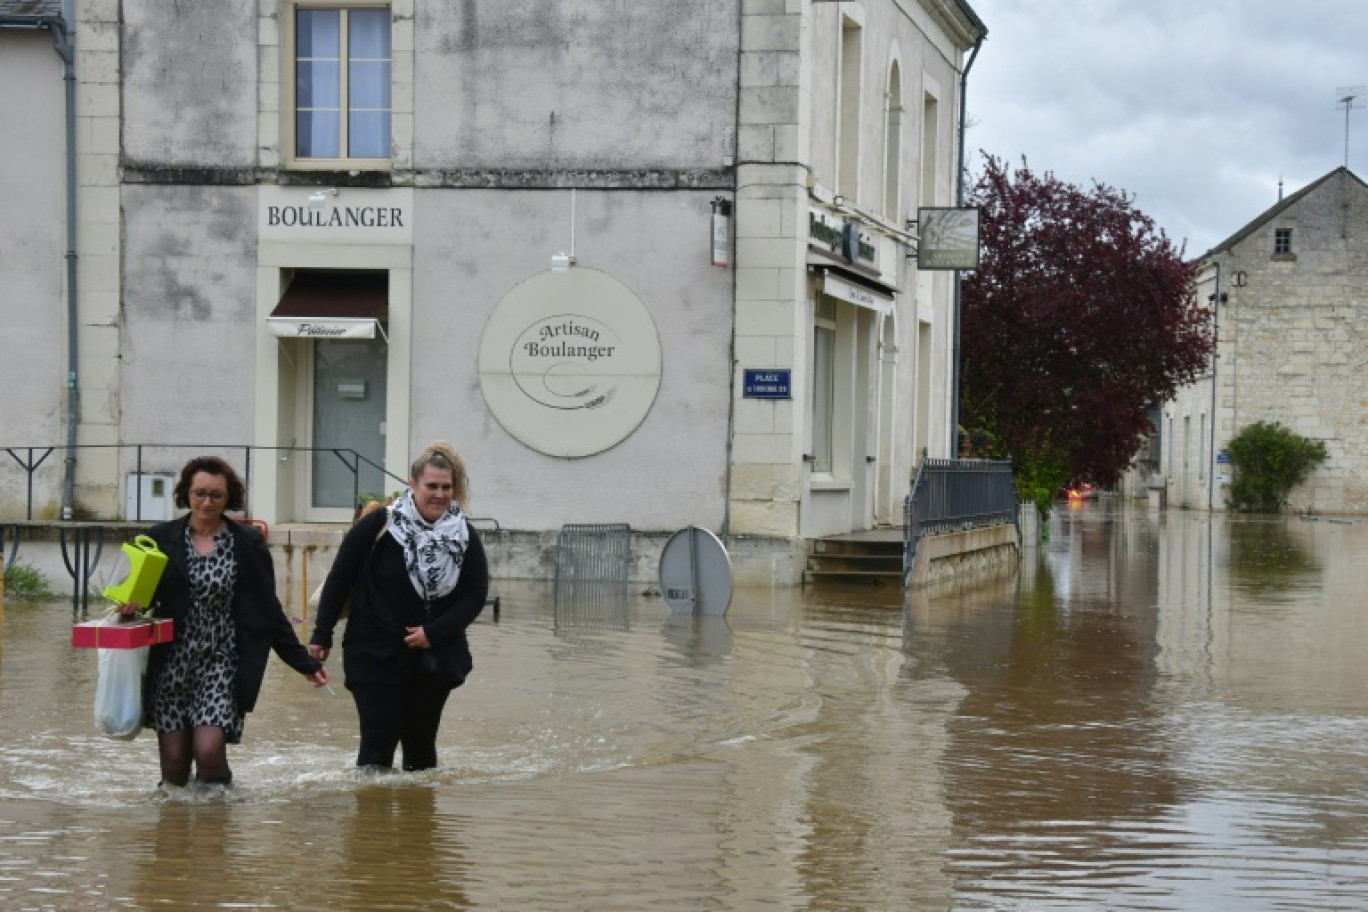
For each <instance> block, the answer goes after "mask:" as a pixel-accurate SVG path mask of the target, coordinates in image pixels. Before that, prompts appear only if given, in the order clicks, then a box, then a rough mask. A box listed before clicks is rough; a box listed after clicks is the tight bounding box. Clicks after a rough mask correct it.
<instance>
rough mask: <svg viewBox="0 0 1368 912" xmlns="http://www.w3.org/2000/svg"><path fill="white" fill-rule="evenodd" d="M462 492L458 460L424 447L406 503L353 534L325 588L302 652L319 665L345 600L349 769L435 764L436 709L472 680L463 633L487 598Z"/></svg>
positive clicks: (445, 447) (440, 448)
mask: <svg viewBox="0 0 1368 912" xmlns="http://www.w3.org/2000/svg"><path fill="white" fill-rule="evenodd" d="M467 488H468V482H467V477H466V469H465V463H464V462H463V461H462V460H461V457H460V456H459V455H458V454H457V453H456V451H455V450H454V449H452V447H451V445H450V444H449V443H446V442H444V441H440V440H439V441H437V442H435V443H433V444H431V445H430V446H428V447H427V448H426V449H424V450H423V452H421V453H419V454H418V458H417V459H415V460H414V461H413V465H412V466H410V467H409V487H408V490H407V491H405V492H404V494H403V496H401V497H400V498H399V499H398V500H397V501H396V502H395V503H394V505H393V506H392V507H389V508H388V509H385V510H377V511H375V512H374V513H371V514H370V515H368V516H364V517H362V518H361V519H360V520H358V521H357V522H356V524H355V525H353V526H352V527H351V530H350V531H349V532H348V533H347V535H346V537H345V538H344V539H343V540H342V544H341V545H339V546H338V549H337V557H336V559H335V560H334V561H333V566H332V569H331V570H330V571H329V572H328V577H327V579H326V580H325V581H324V583H323V592H322V595H321V596H320V598H319V603H318V615H317V618H316V621H315V623H314V630H313V636H312V637H311V638H310V640H309V652H310V653H311V654H312V655H313V656H314V658H316V659H318V660H320V661H326V660H327V658H328V653H329V652H331V650H332V645H333V627H334V626H335V625H336V624H337V621H338V619H339V618H340V617H341V615H342V609H343V605H344V603H346V602H347V601H348V600H349V599H350V603H351V615H350V617H349V618H348V620H347V627H346V632H345V633H344V634H343V636H342V670H343V672H344V673H345V674H346V681H347V689H348V690H349V691H351V694H352V699H353V700H355V701H356V711H357V715H358V716H359V717H360V723H361V746H360V749H359V750H358V751H357V757H356V765H357V766H360V767H376V768H382V769H387V768H390V767H392V766H393V765H394V754H395V750H396V749H397V748H398V747H399V746H400V745H402V746H403V749H404V755H403V756H404V759H403V764H404V769H405V770H425V769H431V768H433V767H435V766H436V765H437V729H438V726H439V725H440V724H441V720H442V708H443V707H444V706H445V705H446V701H447V697H449V696H450V695H451V691H452V690H453V689H454V688H457V687H460V686H461V684H462V682H464V681H465V678H466V675H468V674H469V673H470V670H471V666H472V662H471V657H470V646H469V644H468V643H467V641H466V628H467V627H469V626H470V624H471V622H472V621H474V620H475V618H476V617H477V616H478V615H479V614H480V611H481V610H483V608H484V603H485V595H486V594H487V593H488V591H489V570H488V566H487V564H486V562H485V553H484V546H483V545H482V544H481V543H480V536H479V535H478V534H477V533H476V531H475V528H474V527H473V526H471V525H470V524H469V523H468V522H467V521H466V515H465V513H464V512H463V511H462V506H463V505H464V503H465V500H466V492H467Z"/></svg>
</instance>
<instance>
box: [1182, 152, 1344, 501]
mask: <svg viewBox="0 0 1368 912" xmlns="http://www.w3.org/2000/svg"><path fill="white" fill-rule="evenodd" d="M1201 267H1202V272H1201V275H1200V284H1199V288H1198V293H1199V296H1200V297H1199V299H1200V300H1203V301H1210V302H1211V303H1212V304H1217V302H1218V301H1219V304H1218V306H1217V308H1216V323H1217V328H1218V332H1217V340H1218V341H1217V358H1216V359H1215V380H1214V383H1215V394H1214V398H1213V386H1212V384H1213V379H1212V375H1211V373H1208V374H1207V375H1206V376H1205V377H1204V378H1201V379H1199V380H1198V381H1197V382H1196V383H1194V384H1192V385H1190V386H1188V387H1186V388H1184V389H1183V390H1182V391H1181V392H1180V393H1179V395H1178V396H1177V397H1175V399H1174V400H1173V401H1172V402H1170V403H1168V404H1167V405H1165V407H1164V409H1163V416H1162V427H1161V428H1160V439H1159V441H1158V450H1159V477H1160V480H1161V483H1162V484H1163V485H1164V486H1165V488H1166V494H1167V502H1168V504H1169V506H1170V507H1179V508H1190V509H1206V508H1207V507H1208V506H1211V507H1212V508H1214V509H1217V510H1220V509H1224V508H1225V488H1226V487H1227V485H1228V483H1229V480H1230V466H1229V464H1228V461H1227V457H1226V455H1225V450H1226V445H1227V443H1228V441H1229V440H1230V439H1231V438H1232V437H1233V436H1235V435H1236V434H1237V433H1239V431H1240V430H1241V429H1242V428H1244V427H1247V426H1248V425H1250V424H1253V423H1255V422H1257V421H1265V422H1278V423H1281V424H1282V425H1284V426H1285V427H1287V428H1289V429H1291V430H1292V431H1295V432H1296V433H1298V434H1300V435H1302V436H1303V437H1307V438H1309V439H1312V440H1320V441H1323V442H1324V443H1325V446H1326V449H1327V450H1328V452H1329V459H1328V460H1327V461H1326V462H1325V463H1324V464H1323V465H1321V466H1320V467H1319V468H1318V469H1316V470H1315V472H1314V473H1313V475H1312V477H1311V478H1310V479H1309V480H1308V481H1307V482H1306V483H1305V484H1304V485H1302V486H1300V487H1299V488H1298V489H1297V490H1295V491H1293V492H1292V495H1291V499H1290V508H1291V509H1294V510H1298V511H1309V512H1313V513H1363V512H1368V185H1365V184H1364V182H1363V181H1362V180H1360V179H1359V178H1358V177H1357V176H1356V175H1354V174H1353V173H1352V172H1350V171H1349V170H1347V169H1346V168H1337V169H1336V170H1334V171H1332V172H1330V173H1329V174H1327V175H1325V176H1324V177H1322V178H1320V179H1319V180H1317V181H1315V182H1314V183H1312V184H1310V185H1308V186H1306V187H1304V188H1302V189H1301V190H1299V191H1297V192H1296V193H1293V194H1291V195H1289V196H1288V197H1286V198H1285V199H1282V200H1280V201H1279V202H1278V203H1277V204H1276V205H1274V206H1273V207H1272V208H1270V209H1268V210H1267V211H1266V212H1264V213H1263V214H1262V215H1260V216H1259V217H1258V218H1256V219H1254V220H1253V221H1251V222H1250V223H1249V224H1248V225H1246V226H1245V227H1244V228H1242V229H1240V230H1239V231H1238V232H1236V233H1235V234H1234V235H1232V236H1231V237H1230V238H1228V239H1227V240H1225V241H1223V242H1222V243H1220V244H1218V245H1217V246H1216V247H1215V248H1213V249H1212V250H1211V251H1210V252H1208V253H1207V254H1206V255H1205V256H1204V257H1203V258H1202V261H1201ZM1213 403H1214V406H1215V407H1214V409H1213ZM1213 414H1214V415H1215V436H1214V440H1213V438H1212V424H1211V422H1212V415H1213ZM1213 479H1214V484H1215V487H1214V488H1212V487H1211V485H1212V482H1213Z"/></svg>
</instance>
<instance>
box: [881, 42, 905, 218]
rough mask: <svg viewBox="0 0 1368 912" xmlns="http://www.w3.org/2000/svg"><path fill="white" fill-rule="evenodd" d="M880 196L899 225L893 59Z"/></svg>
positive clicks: (898, 108)
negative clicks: (881, 195)
mask: <svg viewBox="0 0 1368 912" xmlns="http://www.w3.org/2000/svg"><path fill="white" fill-rule="evenodd" d="M884 106H885V109H884V198H883V214H884V218H886V219H888V220H889V221H890V222H892V223H893V224H895V225H897V226H898V227H899V228H901V227H902V223H901V222H900V221H899V215H898V213H899V211H900V210H899V207H898V203H899V202H900V200H899V199H898V196H899V194H900V191H901V189H902V187H901V184H900V180H899V178H900V176H901V174H902V164H903V163H902V116H903V108H902V70H901V69H900V68H899V67H898V62H897V61H896V60H895V61H894V62H893V65H892V66H890V67H889V68H888V91H887V93H885V95H884Z"/></svg>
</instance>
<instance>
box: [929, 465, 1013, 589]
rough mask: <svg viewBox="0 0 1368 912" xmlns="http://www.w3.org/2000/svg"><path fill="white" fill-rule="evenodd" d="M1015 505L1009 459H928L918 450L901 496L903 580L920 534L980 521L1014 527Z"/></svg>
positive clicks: (970, 526) (980, 523)
mask: <svg viewBox="0 0 1368 912" xmlns="http://www.w3.org/2000/svg"><path fill="white" fill-rule="evenodd" d="M1018 504H1019V498H1018V497H1017V490H1016V485H1015V484H1014V483H1013V482H1012V461H1011V460H1010V459H1003V460H997V459H930V458H928V457H927V455H926V451H925V450H923V451H922V459H921V463H920V465H918V466H917V477H916V478H915V479H914V480H913V481H912V490H911V492H910V493H909V494H908V495H907V497H906V498H905V499H904V500H903V583H904V585H905V584H906V583H907V578H908V574H910V573H911V572H912V565H913V563H914V562H915V560H916V557H917V546H918V545H919V544H920V543H921V540H922V539H923V538H925V537H926V536H928V535H938V534H942V533H946V532H958V531H962V530H964V529H974V528H979V527H983V526H996V525H1005V524H1007V523H1011V524H1012V525H1014V526H1017V507H1018ZM1020 534H1021V529H1020V526H1017V535H1018V537H1020Z"/></svg>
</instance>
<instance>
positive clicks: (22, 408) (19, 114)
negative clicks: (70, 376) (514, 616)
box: [0, 30, 67, 519]
mask: <svg viewBox="0 0 1368 912" xmlns="http://www.w3.org/2000/svg"><path fill="white" fill-rule="evenodd" d="M0 86H4V90H3V91H0V162H3V163H4V164H3V166H0V200H3V201H4V203H3V205H0V389H3V390H4V400H5V403H6V405H5V406H4V409H3V410H4V413H5V419H4V421H3V422H0V443H3V444H4V445H6V446H50V445H53V444H60V443H63V442H65V439H66V431H65V401H66V371H67V366H66V365H67V347H66V338H67V337H66V296H65V288H66V279H65V276H66V260H65V253H66V210H65V205H66V168H65V165H66V157H65V150H66V145H65V135H66V132H65V131H66V128H65V125H64V122H63V110H64V107H63V86H62V61H61V58H60V57H58V56H57V54H56V52H55V51H54V50H53V48H52V37H51V35H50V34H49V33H47V32H27V31H10V30H0ZM5 458H6V459H8V457H5ZM61 479H62V459H61V455H60V454H54V455H53V456H50V457H49V458H48V460H47V462H46V463H45V464H44V466H43V467H42V468H40V469H39V471H38V474H37V475H36V476H35V480H36V483H37V486H36V490H35V492H34V518H35V519H37V518H43V516H44V515H46V514H50V513H51V511H52V510H53V509H54V507H55V505H56V504H59V503H60V499H61V491H60V488H61ZM26 481H27V476H26V475H25V474H24V472H23V471H22V470H20V469H19V467H18V466H17V465H15V464H14V463H13V461H11V463H10V467H9V468H7V469H6V470H4V471H0V516H6V517H11V518H21V517H22V516H23V515H24V510H25V508H26V502H27V491H26Z"/></svg>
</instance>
